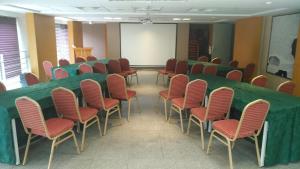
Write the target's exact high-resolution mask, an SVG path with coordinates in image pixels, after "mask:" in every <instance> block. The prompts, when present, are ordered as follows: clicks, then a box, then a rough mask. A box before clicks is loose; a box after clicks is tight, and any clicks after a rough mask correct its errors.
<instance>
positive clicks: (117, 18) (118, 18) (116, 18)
mask: <svg viewBox="0 0 300 169" xmlns="http://www.w3.org/2000/svg"><path fill="white" fill-rule="evenodd" d="M112 19H113V20H121V19H122V18H120V17H115V18H112Z"/></svg>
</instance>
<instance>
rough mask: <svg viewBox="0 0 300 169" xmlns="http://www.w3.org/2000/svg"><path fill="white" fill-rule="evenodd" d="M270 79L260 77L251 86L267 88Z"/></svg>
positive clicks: (254, 79) (253, 80) (252, 81)
mask: <svg viewBox="0 0 300 169" xmlns="http://www.w3.org/2000/svg"><path fill="white" fill-rule="evenodd" d="M267 82H268V78H267V77H266V76H264V75H258V76H256V77H254V78H253V79H252V80H251V84H252V85H255V86H260V87H266V86H267Z"/></svg>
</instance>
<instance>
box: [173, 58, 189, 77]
mask: <svg viewBox="0 0 300 169" xmlns="http://www.w3.org/2000/svg"><path fill="white" fill-rule="evenodd" d="M188 69H189V66H188V63H187V61H185V60H180V61H178V62H177V64H176V68H175V73H176V74H187V71H188Z"/></svg>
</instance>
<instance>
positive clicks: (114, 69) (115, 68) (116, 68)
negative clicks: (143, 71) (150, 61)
mask: <svg viewBox="0 0 300 169" xmlns="http://www.w3.org/2000/svg"><path fill="white" fill-rule="evenodd" d="M107 69H108V73H109V74H113V73H116V74H119V75H121V76H123V77H124V78H126V80H127V73H126V72H122V68H121V64H120V62H119V61H118V60H113V59H111V60H109V61H108V65H107Z"/></svg>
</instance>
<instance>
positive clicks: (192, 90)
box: [169, 79, 207, 132]
mask: <svg viewBox="0 0 300 169" xmlns="http://www.w3.org/2000/svg"><path fill="white" fill-rule="evenodd" d="M206 89H207V82H206V81H204V80H200V79H196V80H193V81H191V82H189V83H188V84H187V86H186V89H185V96H184V97H181V98H175V99H172V101H171V102H172V104H171V108H170V115H169V121H170V119H171V113H172V110H174V111H176V112H177V113H179V115H180V124H181V131H182V132H184V129H183V122H182V112H183V110H185V109H192V108H196V107H200V106H201V105H202V104H203V103H204V99H205V94H206Z"/></svg>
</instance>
